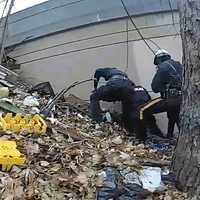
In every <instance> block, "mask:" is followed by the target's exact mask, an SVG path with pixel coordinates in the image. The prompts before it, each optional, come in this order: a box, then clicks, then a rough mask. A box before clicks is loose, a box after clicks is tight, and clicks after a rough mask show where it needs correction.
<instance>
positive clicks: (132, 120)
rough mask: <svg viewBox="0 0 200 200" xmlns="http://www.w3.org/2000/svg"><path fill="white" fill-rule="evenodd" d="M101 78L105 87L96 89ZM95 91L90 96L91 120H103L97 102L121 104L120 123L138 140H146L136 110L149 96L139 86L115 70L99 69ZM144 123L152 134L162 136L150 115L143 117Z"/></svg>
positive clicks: (143, 126) (144, 129) (142, 123)
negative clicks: (134, 134)
mask: <svg viewBox="0 0 200 200" xmlns="http://www.w3.org/2000/svg"><path fill="white" fill-rule="evenodd" d="M101 77H103V78H104V79H105V80H106V81H108V82H107V83H106V85H104V86H101V87H99V88H97V86H98V82H99V79H100V78H101ZM94 79H95V81H94V88H95V90H94V91H93V93H92V94H91V96H90V112H91V116H92V118H93V119H94V120H95V121H97V122H102V121H103V120H104V115H103V114H102V110H101V108H100V103H99V101H101V100H102V101H108V102H115V101H121V103H122V112H123V114H122V121H123V123H124V126H125V128H126V129H127V130H128V131H129V132H131V133H132V132H135V133H136V137H137V138H138V139H140V140H143V141H144V140H145V139H146V126H145V123H144V121H141V120H140V119H139V118H138V115H137V109H138V107H139V106H140V105H142V104H144V103H146V102H148V101H149V100H150V96H149V94H148V92H147V91H146V90H145V89H144V88H143V87H141V86H135V84H134V83H133V82H132V81H131V80H129V79H128V77H127V75H126V74H125V73H124V72H122V71H120V70H118V69H116V68H99V69H97V70H96V72H95V74H94ZM145 122H147V123H146V124H147V126H148V128H149V129H150V132H151V133H152V134H157V135H160V136H162V133H161V131H160V129H159V128H158V127H157V125H156V120H155V118H154V117H153V116H152V115H151V114H150V115H146V116H145Z"/></svg>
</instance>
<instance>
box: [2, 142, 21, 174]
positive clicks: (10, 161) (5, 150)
mask: <svg viewBox="0 0 200 200" xmlns="http://www.w3.org/2000/svg"><path fill="white" fill-rule="evenodd" d="M16 147H17V145H16V143H15V141H7V140H0V164H1V165H2V170H3V171H9V170H10V169H11V167H12V166H13V165H23V164H24V162H25V158H24V157H23V155H21V153H20V152H19V151H18V150H17V149H16Z"/></svg>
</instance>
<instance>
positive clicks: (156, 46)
mask: <svg viewBox="0 0 200 200" xmlns="http://www.w3.org/2000/svg"><path fill="white" fill-rule="evenodd" d="M148 41H149V42H151V43H152V44H154V45H155V46H156V47H157V48H158V49H161V47H160V46H159V45H158V44H157V43H156V42H154V41H153V40H151V39H148Z"/></svg>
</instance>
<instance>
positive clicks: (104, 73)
mask: <svg viewBox="0 0 200 200" xmlns="http://www.w3.org/2000/svg"><path fill="white" fill-rule="evenodd" d="M115 75H121V76H123V77H127V75H126V74H125V73H124V72H122V71H120V70H119V69H116V68H99V69H97V70H96V71H95V74H94V79H95V80H94V88H95V89H96V88H97V85H98V82H99V79H100V78H101V77H102V78H104V79H105V80H106V81H108V80H109V79H110V78H112V77H113V76H115Z"/></svg>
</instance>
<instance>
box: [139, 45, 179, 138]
mask: <svg viewBox="0 0 200 200" xmlns="http://www.w3.org/2000/svg"><path fill="white" fill-rule="evenodd" d="M154 64H155V65H156V66H157V72H156V74H155V76H154V78H153V80H152V84H151V87H152V90H153V91H154V92H155V93H158V92H159V93H160V94H161V98H157V99H154V100H152V101H151V102H149V103H148V104H146V105H145V106H144V107H143V108H141V110H140V117H141V119H142V116H143V115H144V116H145V114H148V113H151V114H152V113H160V112H167V116H168V131H167V137H168V138H171V137H173V132H174V126H175V124H177V127H178V129H180V121H179V113H180V105H181V99H182V97H181V94H182V92H181V85H182V71H183V66H182V65H181V64H180V63H179V62H177V61H174V60H173V59H171V56H170V55H169V53H168V52H167V51H166V50H164V49H160V50H158V52H157V53H156V55H155V58H154Z"/></svg>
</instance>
